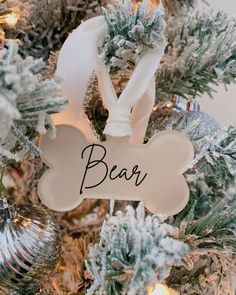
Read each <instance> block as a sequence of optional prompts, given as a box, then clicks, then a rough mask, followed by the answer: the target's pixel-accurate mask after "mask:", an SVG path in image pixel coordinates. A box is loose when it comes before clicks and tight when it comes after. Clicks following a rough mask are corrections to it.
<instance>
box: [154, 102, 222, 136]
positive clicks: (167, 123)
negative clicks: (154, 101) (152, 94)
mask: <svg viewBox="0 0 236 295" xmlns="http://www.w3.org/2000/svg"><path fill="white" fill-rule="evenodd" d="M149 125H150V126H149V130H150V131H151V135H153V133H157V132H158V131H162V130H166V129H174V130H178V131H180V132H184V133H185V134H186V136H187V137H189V139H190V140H192V141H196V140H198V139H200V138H203V137H205V136H207V135H209V134H211V133H213V132H215V131H217V130H220V129H221V126H220V124H219V123H218V122H217V121H216V120H215V119H213V118H212V117H211V116H210V115H208V114H206V113H204V112H202V111H201V110H200V104H199V103H198V102H197V101H194V102H191V101H187V102H186V100H183V99H180V98H175V99H173V100H172V101H169V102H164V103H162V104H161V105H159V104H158V105H157V106H156V107H155V109H154V115H153V116H152V117H151V120H150V124H149Z"/></svg>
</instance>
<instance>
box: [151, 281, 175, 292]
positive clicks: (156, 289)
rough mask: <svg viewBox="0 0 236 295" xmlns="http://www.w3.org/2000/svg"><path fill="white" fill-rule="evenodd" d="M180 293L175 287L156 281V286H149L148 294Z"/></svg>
mask: <svg viewBox="0 0 236 295" xmlns="http://www.w3.org/2000/svg"><path fill="white" fill-rule="evenodd" d="M178 294H179V293H178V292H176V291H174V290H173V289H170V288H168V287H167V286H166V285H163V284H161V283H156V285H155V286H152V287H149V288H148V295H178Z"/></svg>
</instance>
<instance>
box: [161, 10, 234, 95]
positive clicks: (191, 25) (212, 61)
mask: <svg viewBox="0 0 236 295" xmlns="http://www.w3.org/2000/svg"><path fill="white" fill-rule="evenodd" d="M167 36H168V43H169V45H168V47H167V52H166V55H165V57H164V60H163V64H162V67H161V69H160V71H159V72H158V75H157V96H158V98H164V97H166V96H167V97H168V96H171V95H179V96H182V97H188V98H189V97H193V98H194V97H196V96H199V95H202V94H206V93H207V94H209V95H211V94H212V91H213V89H212V86H214V85H217V84H219V83H224V84H225V85H227V84H230V83H233V82H234V80H235V77H236V44H235V38H236V20H235V19H234V18H232V17H230V16H228V15H227V14H225V13H223V12H218V13H211V14H210V15H208V14H198V15H196V16H193V17H187V18H184V19H183V20H182V18H180V19H176V17H169V18H168V24H167Z"/></svg>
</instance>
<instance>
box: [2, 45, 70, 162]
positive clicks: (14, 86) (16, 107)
mask: <svg viewBox="0 0 236 295" xmlns="http://www.w3.org/2000/svg"><path fill="white" fill-rule="evenodd" d="M17 51H18V46H17V44H16V43H15V42H14V41H8V42H7V47H6V48H4V49H2V50H1V51H0V54H1V56H0V163H5V162H6V161H7V160H8V159H14V160H19V159H21V158H22V157H23V156H24V155H25V154H26V153H27V152H28V151H31V152H32V153H33V155H35V156H38V155H39V154H40V151H39V150H38V148H37V147H36V141H37V138H38V135H39V134H40V133H44V132H46V129H45V126H46V125H47V124H49V125H50V127H51V128H52V129H53V128H54V127H53V125H52V122H51V121H50V119H49V117H48V116H49V114H51V113H56V112H59V111H61V110H62V108H63V107H64V106H65V105H66V100H65V99H64V98H62V97H60V96H59V95H60V93H59V92H60V88H59V84H58V83H56V82H55V81H53V80H47V81H41V77H40V72H41V71H42V69H43V66H44V64H43V62H42V60H33V59H32V58H31V57H28V58H26V59H23V58H21V56H20V55H19V54H18V53H17Z"/></svg>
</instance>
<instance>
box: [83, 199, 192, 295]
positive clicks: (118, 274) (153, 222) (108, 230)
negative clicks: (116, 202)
mask: <svg viewBox="0 0 236 295" xmlns="http://www.w3.org/2000/svg"><path fill="white" fill-rule="evenodd" d="M175 234H176V233H175V229H174V228H173V227H172V226H170V225H168V224H166V223H165V218H164V217H163V216H161V215H153V216H151V215H147V216H145V209H144V204H143V203H140V204H139V205H138V207H137V209H136V210H135V209H134V208H133V207H132V206H127V208H126V213H123V212H121V211H117V212H116V214H115V215H114V216H113V215H109V216H108V217H107V220H106V221H104V224H103V226H102V230H101V234H100V236H101V240H100V242H99V243H98V244H96V245H95V246H94V247H91V248H90V252H89V259H88V260H87V262H86V265H87V268H88V270H89V271H90V273H91V275H92V277H93V279H94V282H93V285H92V287H91V288H90V289H89V290H88V291H87V295H93V294H101V295H102V294H107V295H109V294H110V295H114V294H127V295H136V294H139V295H144V294H147V287H148V286H150V285H154V284H155V283H156V281H157V280H164V279H165V278H166V277H168V275H169V271H170V268H171V266H173V265H178V264H180V262H181V258H182V257H183V256H185V255H186V253H187V251H188V247H187V245H185V244H184V243H183V242H181V241H178V240H176V239H174V238H173V236H174V235H175Z"/></svg>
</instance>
